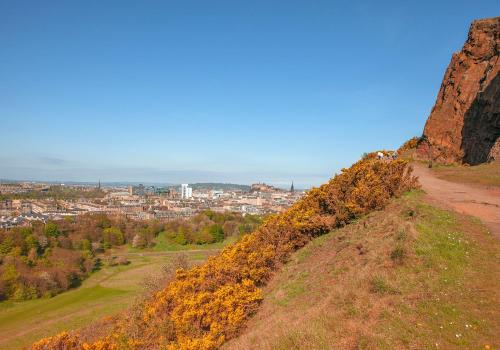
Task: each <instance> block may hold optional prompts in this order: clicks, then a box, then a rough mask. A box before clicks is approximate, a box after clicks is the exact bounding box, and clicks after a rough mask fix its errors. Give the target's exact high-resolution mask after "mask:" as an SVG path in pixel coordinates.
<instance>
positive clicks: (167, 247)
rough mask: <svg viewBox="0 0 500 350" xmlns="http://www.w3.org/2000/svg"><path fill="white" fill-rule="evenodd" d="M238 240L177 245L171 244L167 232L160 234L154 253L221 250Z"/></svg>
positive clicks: (232, 238)
mask: <svg viewBox="0 0 500 350" xmlns="http://www.w3.org/2000/svg"><path fill="white" fill-rule="evenodd" d="M237 240H238V238H237V237H228V238H226V239H225V240H224V241H222V242H217V243H210V244H177V243H172V242H170V241H169V240H168V239H167V237H166V236H165V232H160V233H159V234H158V236H157V237H156V245H155V246H154V247H153V250H154V251H159V252H161V251H182V250H210V249H214V250H219V249H222V248H224V247H225V246H226V245H228V244H231V243H234V242H236V241H237Z"/></svg>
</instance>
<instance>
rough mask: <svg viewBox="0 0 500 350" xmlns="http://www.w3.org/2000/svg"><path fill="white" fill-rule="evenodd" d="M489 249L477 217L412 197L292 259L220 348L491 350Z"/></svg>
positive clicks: (494, 284)
mask: <svg viewBox="0 0 500 350" xmlns="http://www.w3.org/2000/svg"><path fill="white" fill-rule="evenodd" d="M498 251H499V250H498V242H497V241H495V239H494V238H493V237H491V235H490V234H489V233H487V232H486V231H485V228H484V227H483V226H482V225H481V224H480V223H479V222H478V221H477V220H476V219H474V218H470V217H459V216H457V215H455V214H452V213H450V212H446V211H443V210H438V209H436V208H433V207H431V206H429V205H428V204H425V203H424V202H423V200H422V195H421V194H418V193H415V192H413V193H412V194H410V195H408V196H405V197H404V198H402V199H399V200H396V201H394V202H393V203H392V204H391V205H390V206H389V207H388V208H386V209H385V210H384V211H380V212H375V213H372V214H370V215H368V216H366V217H365V218H363V219H361V220H359V221H358V222H357V223H354V224H352V225H348V226H346V227H345V228H342V229H339V230H335V231H333V232H332V233H330V234H329V235H327V236H323V237H320V238H317V239H315V240H314V241H312V242H311V243H310V244H309V245H307V246H306V247H305V248H303V249H301V250H300V251H298V252H297V253H295V254H294V255H293V257H292V259H291V261H290V262H289V263H288V264H287V265H286V266H285V268H284V270H283V271H282V272H281V273H279V274H278V275H276V276H275V278H274V279H273V280H272V281H271V283H270V284H269V286H268V287H267V288H266V290H265V297H264V302H263V304H262V306H261V309H260V310H259V312H258V313H257V315H256V316H255V317H254V318H253V319H252V320H251V321H250V322H249V324H248V325H247V327H246V330H245V331H244V333H243V334H242V335H241V336H240V337H239V338H236V339H234V340H232V341H230V342H228V343H227V344H226V345H225V346H224V347H223V348H224V349H287V350H288V349H431V348H432V349H484V347H485V345H490V346H491V348H492V349H494V348H497V347H498V346H499V343H498V340H497V334H499V332H500V327H499V323H498V319H499V317H498V316H499V312H498V292H497V291H498V290H500V283H499V281H500V278H499V277H500V275H499V272H498ZM395 252H396V253H395ZM485 257H487V258H486V259H485Z"/></svg>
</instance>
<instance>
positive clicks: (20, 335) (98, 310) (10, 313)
mask: <svg viewBox="0 0 500 350" xmlns="http://www.w3.org/2000/svg"><path fill="white" fill-rule="evenodd" d="M113 253H114V254H123V251H117V252H113ZM185 253H186V254H187V257H188V259H189V261H191V262H200V261H203V260H205V259H206V258H207V254H208V253H211V252H203V251H202V250H197V251H195V252H185ZM176 254H177V253H176V252H163V253H162V252H144V251H142V252H133V253H128V254H127V257H128V259H129V260H130V262H131V263H130V264H129V265H120V266H113V267H109V266H104V267H103V268H102V269H101V270H99V271H97V272H95V273H94V274H92V275H91V276H90V277H89V278H88V279H87V280H85V281H84V282H83V283H82V285H81V286H80V287H79V288H77V289H72V290H69V291H67V292H64V293H61V294H59V295H57V296H55V297H53V298H46V299H37V300H29V301H23V302H13V301H5V302H1V303H0V349H2V350H4V349H5V350H10V349H20V348H22V347H25V346H27V345H29V344H30V343H32V342H33V341H36V340H37V339H40V338H42V337H45V336H49V335H53V334H56V333H58V332H60V331H63V330H69V329H75V328H79V327H82V326H85V325H87V324H89V323H91V322H92V321H95V320H98V319H100V318H102V317H105V316H109V315H113V314H115V313H117V312H119V311H121V310H124V309H125V308H127V306H129V305H130V304H131V303H132V302H133V301H134V300H135V298H136V297H137V296H139V295H140V294H141V293H142V292H143V289H142V281H143V280H144V278H145V277H146V276H148V275H151V274H154V273H155V272H157V271H159V270H160V268H161V266H162V265H164V264H166V263H168V261H170V260H171V259H172V257H173V256H174V255H176Z"/></svg>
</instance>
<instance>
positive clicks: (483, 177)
mask: <svg viewBox="0 0 500 350" xmlns="http://www.w3.org/2000/svg"><path fill="white" fill-rule="evenodd" d="M432 169H433V171H434V173H435V174H436V175H437V176H438V177H439V178H441V179H443V180H448V181H452V182H462V183H471V184H478V185H483V186H495V187H499V188H500V161H494V162H491V163H485V164H480V165H475V166H462V165H447V166H445V165H437V166H434V167H433V168H432Z"/></svg>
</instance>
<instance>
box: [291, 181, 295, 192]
mask: <svg viewBox="0 0 500 350" xmlns="http://www.w3.org/2000/svg"><path fill="white" fill-rule="evenodd" d="M290 192H291V193H293V192H295V188H294V187H293V181H292V186H291V187H290Z"/></svg>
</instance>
